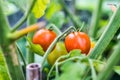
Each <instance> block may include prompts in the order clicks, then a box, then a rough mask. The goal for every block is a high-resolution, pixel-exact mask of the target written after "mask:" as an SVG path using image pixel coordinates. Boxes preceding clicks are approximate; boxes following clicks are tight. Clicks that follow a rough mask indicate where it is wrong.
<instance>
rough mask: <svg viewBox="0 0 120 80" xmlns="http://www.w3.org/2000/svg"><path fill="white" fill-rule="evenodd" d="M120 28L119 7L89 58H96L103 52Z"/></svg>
mask: <svg viewBox="0 0 120 80" xmlns="http://www.w3.org/2000/svg"><path fill="white" fill-rule="evenodd" d="M119 28H120V6H119V7H118V9H117V11H116V12H115V13H114V14H113V16H112V18H111V20H110V22H109V23H108V26H107V27H106V30H105V31H104V32H103V34H102V35H101V37H100V39H99V40H98V41H97V43H96V45H95V47H94V48H93V50H92V51H91V52H90V55H89V57H90V58H94V59H96V58H98V57H99V56H100V55H101V54H102V53H103V51H104V50H105V49H106V47H107V46H108V44H109V43H110V41H111V40H112V38H113V37H114V35H115V33H116V32H117V30H118V29H119Z"/></svg>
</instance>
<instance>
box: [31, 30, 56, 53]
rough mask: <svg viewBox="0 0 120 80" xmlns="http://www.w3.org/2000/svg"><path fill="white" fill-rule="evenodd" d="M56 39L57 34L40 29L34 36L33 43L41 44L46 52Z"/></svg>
mask: <svg viewBox="0 0 120 80" xmlns="http://www.w3.org/2000/svg"><path fill="white" fill-rule="evenodd" d="M55 38H56V33H55V32H53V31H52V30H48V29H40V30H39V31H37V32H36V33H35V34H34V36H33V43H34V44H40V45H41V46H42V48H43V50H44V51H46V50H47V48H48V47H49V45H50V44H51V43H52V42H53V40H54V39H55Z"/></svg>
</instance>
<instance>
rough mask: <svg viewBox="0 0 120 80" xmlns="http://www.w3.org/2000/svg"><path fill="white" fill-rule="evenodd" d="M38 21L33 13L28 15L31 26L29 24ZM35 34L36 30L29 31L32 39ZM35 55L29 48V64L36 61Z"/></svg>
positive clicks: (28, 22)
mask: <svg viewBox="0 0 120 80" xmlns="http://www.w3.org/2000/svg"><path fill="white" fill-rule="evenodd" d="M36 22H37V19H36V18H35V17H34V15H33V14H32V13H31V14H30V15H29V16H28V19H27V24H28V26H29V25H32V24H34V23H36ZM33 34H34V32H32V33H28V35H27V37H29V38H30V39H32V37H33ZM34 56H35V55H34V53H33V52H32V51H31V50H30V49H29V48H28V49H27V62H28V64H30V63H33V62H34Z"/></svg>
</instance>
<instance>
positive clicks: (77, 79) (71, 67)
mask: <svg viewBox="0 0 120 80" xmlns="http://www.w3.org/2000/svg"><path fill="white" fill-rule="evenodd" d="M86 66H87V64H86V63H81V62H72V61H68V62H66V63H65V64H63V65H62V67H61V70H62V72H63V73H62V74H61V75H60V77H58V78H57V79H55V80H82V76H83V75H84V71H85V68H86Z"/></svg>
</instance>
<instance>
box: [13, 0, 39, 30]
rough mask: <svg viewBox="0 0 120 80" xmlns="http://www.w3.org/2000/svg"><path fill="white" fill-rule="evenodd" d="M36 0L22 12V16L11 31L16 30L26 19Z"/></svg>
mask: <svg viewBox="0 0 120 80" xmlns="http://www.w3.org/2000/svg"><path fill="white" fill-rule="evenodd" d="M36 1H37V0H33V1H32V4H31V5H30V6H29V8H28V10H27V11H26V12H25V13H24V16H23V17H22V18H21V19H20V20H19V21H18V22H17V23H16V24H15V26H14V27H13V29H12V30H11V32H14V31H16V30H17V29H18V28H19V27H20V26H21V25H22V24H23V23H24V22H25V21H26V20H27V17H28V16H29V13H30V12H31V10H32V8H33V6H34V4H35V2H36Z"/></svg>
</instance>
